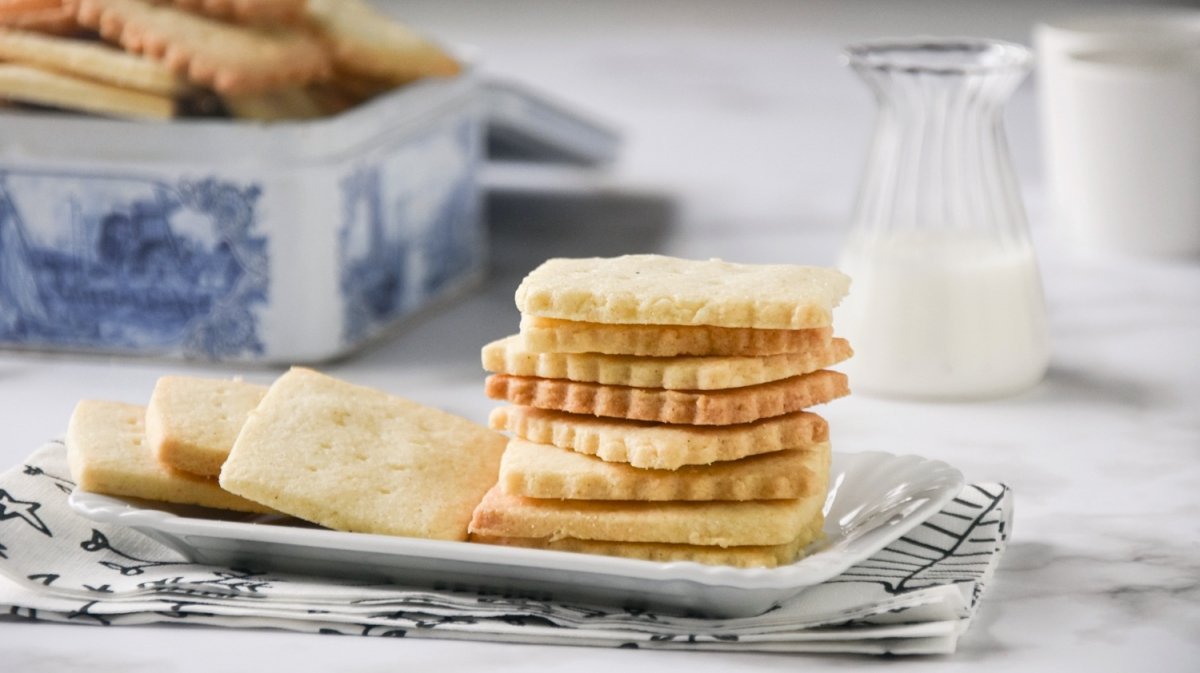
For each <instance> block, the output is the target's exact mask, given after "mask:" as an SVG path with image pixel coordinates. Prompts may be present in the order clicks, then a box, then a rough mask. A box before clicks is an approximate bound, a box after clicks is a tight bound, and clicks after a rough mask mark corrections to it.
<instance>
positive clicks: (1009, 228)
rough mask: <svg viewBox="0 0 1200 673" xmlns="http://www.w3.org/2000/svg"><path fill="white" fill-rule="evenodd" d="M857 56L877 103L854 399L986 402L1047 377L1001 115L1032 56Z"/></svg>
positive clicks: (954, 45) (857, 299)
mask: <svg viewBox="0 0 1200 673" xmlns="http://www.w3.org/2000/svg"><path fill="white" fill-rule="evenodd" d="M846 58H847V60H848V62H849V64H850V66H852V67H853V68H854V70H855V71H856V72H857V73H858V74H859V75H860V76H862V78H863V79H864V80H866V83H867V85H868V86H869V87H870V88H871V90H872V92H873V93H874V94H875V98H876V100H877V102H878V104H879V113H878V118H877V121H876V126H875V135H874V140H873V143H872V148H871V153H870V156H869V159H868V163H867V167H866V173H865V176H864V178H863V183H862V186H861V192H860V194H859V197H858V204H857V209H856V212H855V215H854V220H853V222H852V226H851V230H850V234H849V236H848V238H847V241H846V243H845V247H844V249H843V251H842V255H841V260H840V264H839V266H840V267H841V269H842V270H843V271H844V272H846V273H847V274H849V275H850V277H851V278H852V279H853V284H852V286H851V289H850V295H849V296H848V297H847V298H846V300H845V302H844V303H843V305H842V306H841V307H839V308H838V310H837V313H836V314H835V326H836V328H837V329H838V330H839V331H840V332H842V335H843V336H845V337H847V338H848V339H849V340H850V343H851V345H852V346H853V347H854V351H855V355H854V357H853V358H852V359H851V360H850V361H849V362H848V363H847V365H846V366H845V371H846V373H847V374H848V375H849V376H850V383H851V387H853V389H854V390H855V392H856V393H867V394H876V395H882V396H889V397H906V398H922V399H945V400H955V399H979V398H988V397H998V396H1003V395H1008V394H1012V393H1017V392H1019V391H1021V390H1024V389H1026V388H1029V387H1031V386H1033V385H1034V384H1036V383H1037V382H1038V381H1039V380H1041V378H1042V376H1043V375H1044V374H1045V371H1046V366H1047V362H1048V359H1049V347H1048V343H1047V338H1046V325H1045V307H1044V303H1043V298H1042V289H1041V281H1040V280H1039V278H1038V271H1037V264H1036V261H1035V260H1034V256H1033V248H1032V245H1031V244H1030V240H1029V230H1028V224H1027V222H1026V219H1025V212H1024V209H1023V207H1022V205H1021V199H1020V194H1019V192H1018V189H1017V184H1016V179H1015V175H1014V173H1013V169H1012V164H1011V161H1010V159H1009V155H1008V147H1007V141H1006V139H1005V135H1004V126H1003V119H1002V114H1003V110H1004V104H1005V102H1006V101H1007V100H1008V97H1009V96H1010V95H1011V94H1012V92H1013V91H1014V90H1015V89H1016V87H1017V85H1018V84H1020V82H1021V80H1023V79H1024V78H1025V75H1026V73H1027V72H1028V70H1029V67H1030V62H1031V55H1030V52H1029V50H1028V49H1026V48H1024V47H1021V46H1019V45H1015V44H1008V43H1005V42H998V41H993V40H974V39H961V40H938V39H928V38H926V39H911V40H885V41H877V42H870V43H864V44H859V45H854V46H851V47H850V48H849V49H848V50H847V51H846Z"/></svg>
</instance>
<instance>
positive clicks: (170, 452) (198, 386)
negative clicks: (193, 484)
mask: <svg viewBox="0 0 1200 673" xmlns="http://www.w3.org/2000/svg"><path fill="white" fill-rule="evenodd" d="M266 394H267V387H266V386H260V385H256V384H254V383H246V382H245V381H236V380H228V379H200V378H194V377H190V376H164V377H162V378H160V379H159V380H158V383H157V384H155V386H154V392H153V393H151V395H150V404H149V405H148V406H147V407H146V440H147V441H148V442H149V443H150V447H151V448H152V449H153V450H154V452H155V454H156V455H157V456H158V459H159V460H160V461H162V462H163V463H165V464H167V465H170V466H171V467H173V468H175V469H177V470H183V471H184V472H191V473H192V474H199V475H203V476H207V477H216V476H217V475H219V474H221V465H223V464H224V463H225V459H226V458H228V457H229V450H230V449H232V448H233V441H234V440H235V439H237V436H238V433H239V432H241V429H242V425H243V424H244V423H245V422H246V417H247V416H249V415H250V412H251V411H253V410H254V407H257V406H258V403H259V402H261V401H262V398H263V395H266Z"/></svg>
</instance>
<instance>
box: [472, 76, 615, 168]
mask: <svg viewBox="0 0 1200 673" xmlns="http://www.w3.org/2000/svg"><path fill="white" fill-rule="evenodd" d="M482 89H483V101H484V105H485V108H486V113H485V117H486V120H487V154H488V159H489V160H495V161H504V162H531V163H542V164H570V165H575V166H602V165H604V164H608V163H611V162H612V161H613V160H614V159H615V158H616V155H617V149H618V147H619V146H620V135H619V134H618V133H617V131H616V130H615V129H613V128H612V127H610V126H607V125H605V124H603V123H602V122H600V121H598V120H596V119H595V118H593V117H591V116H589V115H587V114H585V113H583V112H581V111H579V110H577V109H575V108H572V107H571V106H569V105H568V104H566V103H563V102H561V101H558V100H554V99H553V98H551V97H550V96H547V95H546V94H543V93H541V92H538V91H536V90H534V89H533V88H531V87H529V86H527V85H524V84H520V83H518V82H514V81H511V80H507V79H497V78H494V77H489V78H487V79H486V80H485V81H484V82H483V87H482Z"/></svg>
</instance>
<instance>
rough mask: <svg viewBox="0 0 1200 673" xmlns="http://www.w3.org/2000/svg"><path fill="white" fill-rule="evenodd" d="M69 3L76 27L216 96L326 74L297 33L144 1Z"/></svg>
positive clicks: (310, 44) (317, 50)
mask: <svg viewBox="0 0 1200 673" xmlns="http://www.w3.org/2000/svg"><path fill="white" fill-rule="evenodd" d="M73 1H74V2H77V3H78V13H77V18H78V19H79V22H80V23H81V24H83V25H85V26H88V27H91V28H95V29H97V30H99V31H100V34H101V35H103V36H104V37H105V38H106V39H109V40H113V41H115V42H118V43H119V44H120V45H121V46H122V47H124V48H125V49H126V50H128V51H131V52H134V53H140V54H146V55H148V56H150V57H153V58H156V59H158V60H161V61H162V62H163V63H165V64H166V65H167V67H168V68H170V69H171V70H173V71H175V72H177V73H180V74H184V75H186V76H187V78H188V79H189V80H191V81H192V82H195V83H197V84H202V85H205V86H210V87H212V88H213V89H216V90H217V91H218V92H219V93H222V94H238V93H251V92H256V91H266V90H270V89H279V88H284V87H287V86H294V85H303V84H307V83H309V82H312V81H315V80H320V79H323V78H325V77H327V76H328V75H329V73H330V70H331V65H330V62H329V57H328V55H327V54H326V53H325V50H324V49H323V48H322V47H321V45H320V43H319V42H318V41H317V40H316V39H315V38H314V37H312V36H311V35H309V34H308V33H306V32H304V31H303V30H299V29H297V30H291V29H286V28H258V27H250V26H242V25H236V24H230V23H223V22H220V21H215V20H213V19H209V18H207V17H203V16H199V15H196V14H190V13H188V12H184V11H181V10H178V9H175V8H174V7H169V6H163V5H156V4H153V3H150V2H147V1H146V0H73Z"/></svg>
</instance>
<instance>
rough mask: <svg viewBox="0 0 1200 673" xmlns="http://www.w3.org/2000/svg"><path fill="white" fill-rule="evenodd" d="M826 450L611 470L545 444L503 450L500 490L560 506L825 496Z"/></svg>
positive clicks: (516, 442)
mask: <svg viewBox="0 0 1200 673" xmlns="http://www.w3.org/2000/svg"><path fill="white" fill-rule="evenodd" d="M829 460H830V455H829V443H828V442H824V443H821V444H818V445H816V446H814V447H812V448H810V449H793V450H789V451H775V452H773V453H765V454H762V455H758V456H751V457H749V458H742V459H741V460H731V461H726V462H722V463H714V464H712V465H690V466H688V467H681V468H679V469H678V470H643V469H639V468H636V467H632V466H630V465H629V464H627V463H608V462H605V461H603V460H601V459H599V458H595V457H592V456H588V455H585V454H582V453H576V452H575V451H571V450H570V449H563V448H559V447H557V446H552V445H550V444H535V443H533V442H529V441H526V440H523V439H513V440H511V441H509V443H508V450H506V451H505V452H504V459H503V460H502V461H501V463H500V486H501V488H503V489H504V492H505V493H507V494H510V495H519V496H524V497H527V498H557V499H565V500H660V501H664V500H779V499H790V498H800V497H804V496H809V495H813V494H815V493H824V492H825V490H826V488H827V487H828V482H829Z"/></svg>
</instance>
